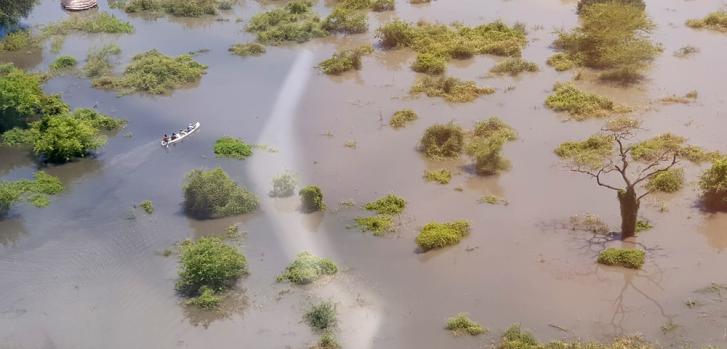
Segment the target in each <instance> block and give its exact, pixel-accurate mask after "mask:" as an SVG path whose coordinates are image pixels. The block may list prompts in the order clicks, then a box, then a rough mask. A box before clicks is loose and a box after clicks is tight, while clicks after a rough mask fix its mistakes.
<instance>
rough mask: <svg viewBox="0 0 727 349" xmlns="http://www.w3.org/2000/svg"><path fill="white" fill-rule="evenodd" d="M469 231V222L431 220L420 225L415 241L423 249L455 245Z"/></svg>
mask: <svg viewBox="0 0 727 349" xmlns="http://www.w3.org/2000/svg"><path fill="white" fill-rule="evenodd" d="M469 233H470V224H469V223H468V222H466V221H455V222H449V223H437V222H432V223H428V224H426V225H425V226H424V227H422V230H421V231H420V232H419V235H417V237H416V243H417V245H418V246H419V248H421V249H422V250H424V251H428V250H432V249H438V248H443V247H447V246H452V245H456V244H458V243H459V242H460V240H462V239H463V238H464V237H465V236H467V235H469Z"/></svg>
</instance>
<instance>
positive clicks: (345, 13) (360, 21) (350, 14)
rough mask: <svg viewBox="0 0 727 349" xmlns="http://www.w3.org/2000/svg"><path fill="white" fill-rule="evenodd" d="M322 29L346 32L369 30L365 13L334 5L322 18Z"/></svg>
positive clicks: (354, 32) (355, 32)
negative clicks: (324, 17)
mask: <svg viewBox="0 0 727 349" xmlns="http://www.w3.org/2000/svg"><path fill="white" fill-rule="evenodd" d="M323 29H325V30H327V31H329V32H339V33H347V34H357V33H365V32H366V31H367V30H369V23H368V18H367V17H366V14H365V13H362V12H360V11H356V10H353V9H347V8H344V7H336V8H335V9H334V10H333V12H331V14H330V15H328V17H326V19H325V20H323Z"/></svg>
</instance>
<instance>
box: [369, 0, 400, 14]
mask: <svg viewBox="0 0 727 349" xmlns="http://www.w3.org/2000/svg"><path fill="white" fill-rule="evenodd" d="M395 7H396V4H395V2H394V0H373V1H371V9H372V10H374V11H377V12H383V11H393V10H394V8H395Z"/></svg>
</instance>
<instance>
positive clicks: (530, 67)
mask: <svg viewBox="0 0 727 349" xmlns="http://www.w3.org/2000/svg"><path fill="white" fill-rule="evenodd" d="M538 70H540V68H538V65H537V64H535V63H533V62H529V61H526V60H524V59H522V58H520V57H514V58H508V59H505V60H504V61H502V62H500V63H497V65H495V66H494V67H492V69H490V72H491V73H495V74H510V75H518V74H520V73H522V72H531V73H533V72H537V71H538Z"/></svg>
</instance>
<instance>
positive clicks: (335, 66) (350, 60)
mask: <svg viewBox="0 0 727 349" xmlns="http://www.w3.org/2000/svg"><path fill="white" fill-rule="evenodd" d="M373 50H374V49H373V47H371V45H363V46H359V47H357V48H354V49H348V50H342V51H339V52H336V53H334V54H333V56H332V57H331V58H329V59H326V60H325V61H323V62H321V64H319V65H318V67H319V68H320V69H321V71H322V72H324V73H326V74H329V75H338V74H341V73H344V72H347V71H350V70H354V69H355V70H359V69H361V57H363V56H365V55H367V54H370V53H371V52H373Z"/></svg>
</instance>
